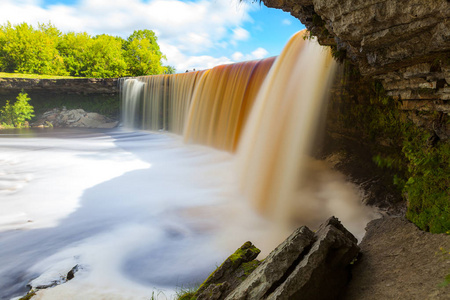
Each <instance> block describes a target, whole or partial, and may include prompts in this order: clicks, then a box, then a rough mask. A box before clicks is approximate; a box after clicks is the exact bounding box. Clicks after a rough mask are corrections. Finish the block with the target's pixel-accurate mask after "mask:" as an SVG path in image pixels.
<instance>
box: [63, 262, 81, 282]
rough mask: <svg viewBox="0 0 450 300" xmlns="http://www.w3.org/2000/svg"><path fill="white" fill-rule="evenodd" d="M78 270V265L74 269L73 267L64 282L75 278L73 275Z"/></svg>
mask: <svg viewBox="0 0 450 300" xmlns="http://www.w3.org/2000/svg"><path fill="white" fill-rule="evenodd" d="M79 270H80V265H75V267H73V268H72V269H71V270H70V271H69V272H68V273H67V276H66V281H69V280H72V279H73V278H74V277H75V273H76V272H78V271H79Z"/></svg>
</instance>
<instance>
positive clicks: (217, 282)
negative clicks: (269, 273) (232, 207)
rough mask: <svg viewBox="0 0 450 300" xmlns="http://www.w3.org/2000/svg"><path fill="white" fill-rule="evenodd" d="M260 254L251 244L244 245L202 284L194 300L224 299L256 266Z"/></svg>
mask: <svg viewBox="0 0 450 300" xmlns="http://www.w3.org/2000/svg"><path fill="white" fill-rule="evenodd" d="M260 252H261V251H260V250H259V249H258V248H256V247H255V246H254V245H253V244H252V243H251V242H246V243H244V245H242V246H241V247H240V248H239V249H237V250H236V251H235V252H234V253H233V254H232V255H230V256H229V257H228V258H227V259H226V260H225V261H224V262H223V263H222V265H220V266H219V267H218V268H217V269H216V270H215V271H214V272H213V273H212V274H211V275H210V276H209V277H208V278H207V279H206V280H205V282H203V283H202V285H201V286H200V287H199V289H198V290H197V291H196V292H195V295H194V299H198V300H200V299H208V300H212V299H214V300H219V299H225V297H226V296H227V295H228V294H229V293H230V292H231V291H232V290H233V289H234V288H236V287H237V286H238V285H239V284H240V283H241V282H242V281H243V280H244V279H245V277H246V276H248V274H249V273H250V272H252V271H253V270H254V269H255V268H256V267H257V266H258V264H259V261H256V260H255V258H256V257H257V256H258V254H259V253H260Z"/></svg>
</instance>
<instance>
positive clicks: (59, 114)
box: [32, 108, 118, 128]
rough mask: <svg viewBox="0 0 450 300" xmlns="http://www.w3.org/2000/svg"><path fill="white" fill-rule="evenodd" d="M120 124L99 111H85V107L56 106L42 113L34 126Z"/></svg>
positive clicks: (103, 125)
mask: <svg viewBox="0 0 450 300" xmlns="http://www.w3.org/2000/svg"><path fill="white" fill-rule="evenodd" d="M117 124H118V122H117V121H114V120H112V119H110V118H108V117H105V116H103V115H101V114H98V113H93V112H85V111H84V110H83V109H70V110H68V109H66V108H62V109H59V108H55V109H52V110H50V111H47V112H45V113H43V114H42V116H41V117H40V118H39V119H38V121H36V122H34V123H33V124H32V126H33V127H45V126H51V127H82V128H114V127H116V126H117Z"/></svg>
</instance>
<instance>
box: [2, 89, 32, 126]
mask: <svg viewBox="0 0 450 300" xmlns="http://www.w3.org/2000/svg"><path fill="white" fill-rule="evenodd" d="M30 100H31V99H30V98H29V97H28V94H27V93H24V92H23V91H22V92H21V93H19V95H18V96H17V97H16V101H15V102H14V104H13V105H11V104H10V102H9V100H7V101H6V104H5V106H3V108H2V109H0V115H1V121H2V123H5V124H6V125H13V126H15V127H22V126H23V125H24V124H25V121H27V120H30V119H31V118H32V117H34V114H33V113H34V108H33V106H31V104H30V103H28V101H30Z"/></svg>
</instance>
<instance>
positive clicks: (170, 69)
mask: <svg viewBox="0 0 450 300" xmlns="http://www.w3.org/2000/svg"><path fill="white" fill-rule="evenodd" d="M164 68H166V70H165V71H164V74H175V73H176V69H175V67H174V66H164Z"/></svg>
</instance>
